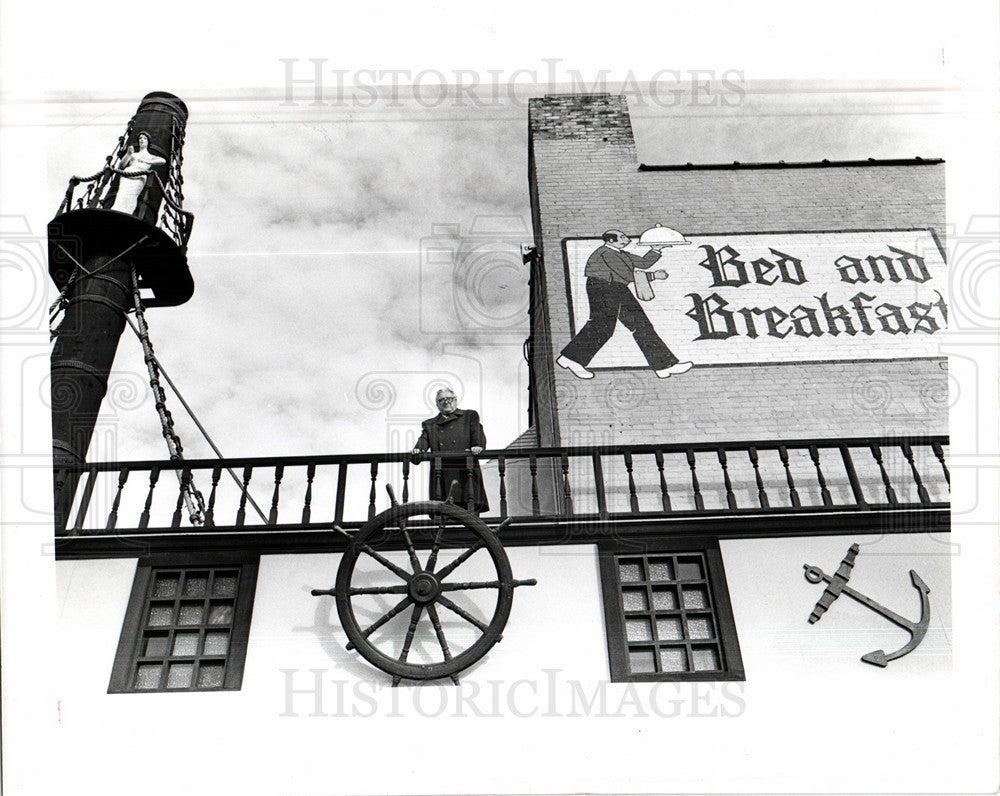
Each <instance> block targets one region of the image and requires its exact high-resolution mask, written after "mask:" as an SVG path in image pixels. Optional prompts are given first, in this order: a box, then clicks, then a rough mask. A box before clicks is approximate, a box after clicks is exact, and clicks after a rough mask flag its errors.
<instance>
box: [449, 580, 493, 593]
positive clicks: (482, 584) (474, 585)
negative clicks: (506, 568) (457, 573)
mask: <svg viewBox="0 0 1000 796" xmlns="http://www.w3.org/2000/svg"><path fill="white" fill-rule="evenodd" d="M501 586H503V583H501V582H500V581H499V580H476V581H467V582H465V583H442V584H441V591H465V590H466V589H499V588H500V587H501Z"/></svg>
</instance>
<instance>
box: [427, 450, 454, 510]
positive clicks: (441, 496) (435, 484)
mask: <svg viewBox="0 0 1000 796" xmlns="http://www.w3.org/2000/svg"><path fill="white" fill-rule="evenodd" d="M431 477H432V478H433V479H434V480H433V481H432V482H431V485H432V492H431V494H433V495H434V497H435V498H436V499H437V500H447V499H448V498H449V497H450V496H449V495H448V494H447V493H446V492H445V491H444V473H443V472H442V470H441V457H440V456H435V457H434V472H433V475H432V476H431Z"/></svg>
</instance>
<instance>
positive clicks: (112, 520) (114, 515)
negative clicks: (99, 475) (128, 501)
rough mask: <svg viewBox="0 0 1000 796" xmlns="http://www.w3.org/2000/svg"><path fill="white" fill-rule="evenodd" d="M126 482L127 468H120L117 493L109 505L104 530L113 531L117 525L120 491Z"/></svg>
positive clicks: (120, 500) (120, 499)
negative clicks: (109, 508) (109, 509)
mask: <svg viewBox="0 0 1000 796" xmlns="http://www.w3.org/2000/svg"><path fill="white" fill-rule="evenodd" d="M126 481H128V467H122V469H121V472H119V473H118V491H117V492H115V499H114V501H112V503H111V513H110V514H109V515H108V524H107V526H106V530H109V531H110V530H113V529H114V527H115V526H116V525H117V524H118V507H119V506H120V505H121V502H122V490H123V489H124V488H125V482H126Z"/></svg>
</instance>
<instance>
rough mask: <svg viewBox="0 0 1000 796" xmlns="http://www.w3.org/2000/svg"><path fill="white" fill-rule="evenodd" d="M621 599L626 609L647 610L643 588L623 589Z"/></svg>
mask: <svg viewBox="0 0 1000 796" xmlns="http://www.w3.org/2000/svg"><path fill="white" fill-rule="evenodd" d="M622 601H623V602H624V604H625V610H626V611H645V610H648V607H649V606H648V604H647V601H646V590H645V589H625V590H624V591H623V592H622Z"/></svg>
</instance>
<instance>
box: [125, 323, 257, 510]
mask: <svg viewBox="0 0 1000 796" xmlns="http://www.w3.org/2000/svg"><path fill="white" fill-rule="evenodd" d="M125 322H126V323H127V324H128V325H129V327H130V328H131V329H132V331H133V332H135V335H136V337H138V338H139V339H140V340H141V339H142V335H140V334H139V330H138V329H137V328H136V327H135V324H134V323H132V320H131V319H130V318H126V319H125ZM152 357H153V362H154V363H156V367H157V368H158V369H159V371H160V375H161V376H163V379H164V381H166V382H167V386H169V387H170V389H171V390H173V393H174V395H176V396H177V400H178V401H180V402H181V406H183V407H184V409H185V411H186V412H187V413H188V417H190V418H191V420H193V421H194V424H195V425H196V426H197V427H198V430H199V431H200V432H201V435H202V436H203V437H204V438H205V440H206V441H207V442H208V444H209V445H210V446H211V448H212V450H213V451H214V452H215V455H216V456H218V457H219V458H220V459H225V458H226V457H225V456H223V455H222V451H221V450H219V447H218V446H217V445H216V444H215V440H213V439H212V437H211V436H210V435H209V433H208V431H207V430H206V429H205V427H204V426H203V425H202V424H201V421H200V420H198V418H197V416H196V415H195V413H194V410H193V409H192V408H191V407H190V405H189V404H188V402H187V401H185V400H184V396H183V395H181V391H180V390H178V389H177V385H176V384H174V382H173V380H172V379H171V378H170V374H168V373H167V371H166V370H165V369H164V367H163V365H161V364H160V360H158V359H157V358H156V355H155V354H153V355H152ZM226 472H228V473H229V475H230V476H231V477H232V479H233V481H235V482H236V485H237V486H238V487H239V488H240V491H241V492H243V493H244V494H246V496H247V501H248V502H249V503H250V505H251V506H253V508H254V510H255V511H256V512H257V514H258V516H259V517H260V518H261V519H262V520H263V521H264V522H265V523H266V522H267V516H266V515H265V514H264V512H263V511H262V510H261V508H260V506H258V505H257V501H256V500H254V499H253V495H251V494H250V492H249V491H247V489H246V488H245V487H244V486H243V482H242V481H240V477H239V476H238V475H236V472H235V470H233V468H232V467H227V468H226Z"/></svg>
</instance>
